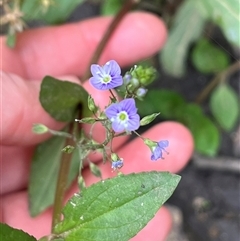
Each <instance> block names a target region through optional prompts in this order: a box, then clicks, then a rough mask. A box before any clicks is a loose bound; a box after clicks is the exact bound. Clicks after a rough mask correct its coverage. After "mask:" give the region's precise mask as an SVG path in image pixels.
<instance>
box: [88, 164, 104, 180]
mask: <svg viewBox="0 0 240 241" xmlns="http://www.w3.org/2000/svg"><path fill="white" fill-rule="evenodd" d="M89 167H90V171H91V173H92V174H93V175H94V176H95V177H99V178H102V173H101V170H100V169H99V168H98V166H97V165H95V164H94V163H92V162H89Z"/></svg>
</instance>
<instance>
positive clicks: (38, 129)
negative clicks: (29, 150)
mask: <svg viewBox="0 0 240 241" xmlns="http://www.w3.org/2000/svg"><path fill="white" fill-rule="evenodd" d="M48 130H49V129H48V127H46V126H45V125H43V124H33V127H32V132H34V133H36V134H44V133H47V132H48Z"/></svg>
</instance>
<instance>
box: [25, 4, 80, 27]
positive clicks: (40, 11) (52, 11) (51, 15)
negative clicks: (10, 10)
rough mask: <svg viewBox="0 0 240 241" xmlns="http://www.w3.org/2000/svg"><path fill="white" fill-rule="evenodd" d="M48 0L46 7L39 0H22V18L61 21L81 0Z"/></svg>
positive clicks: (56, 22)
mask: <svg viewBox="0 0 240 241" xmlns="http://www.w3.org/2000/svg"><path fill="white" fill-rule="evenodd" d="M42 2H43V1H42ZM49 2H50V5H49V7H47V6H44V5H43V4H41V1H39V0H24V1H23V4H22V8H21V10H22V11H23V12H24V19H25V20H33V19H36V20H42V21H44V22H45V23H48V24H59V23H63V22H64V21H66V20H67V18H68V17H69V15H70V14H71V13H72V12H73V10H74V9H75V8H76V7H77V6H78V5H79V4H81V3H82V2H83V0H71V1H69V0H61V1H56V0H50V1H49Z"/></svg>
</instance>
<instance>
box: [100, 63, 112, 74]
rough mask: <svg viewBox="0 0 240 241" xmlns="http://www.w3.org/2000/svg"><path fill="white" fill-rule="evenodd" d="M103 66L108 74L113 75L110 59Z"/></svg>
mask: <svg viewBox="0 0 240 241" xmlns="http://www.w3.org/2000/svg"><path fill="white" fill-rule="evenodd" d="M102 68H103V70H104V72H105V73H106V74H109V75H111V69H112V66H111V62H110V61H108V62H107V63H106V64H105V65H104V66H103V67H102Z"/></svg>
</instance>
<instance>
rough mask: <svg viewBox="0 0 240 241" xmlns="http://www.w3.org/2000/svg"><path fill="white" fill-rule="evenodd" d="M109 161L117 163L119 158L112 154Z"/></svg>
mask: <svg viewBox="0 0 240 241" xmlns="http://www.w3.org/2000/svg"><path fill="white" fill-rule="evenodd" d="M111 159H112V161H113V162H116V161H118V160H119V159H120V158H119V156H118V155H117V154H116V153H112V154H111Z"/></svg>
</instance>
